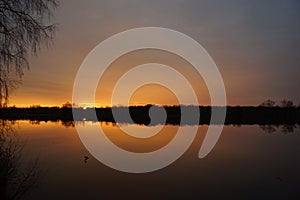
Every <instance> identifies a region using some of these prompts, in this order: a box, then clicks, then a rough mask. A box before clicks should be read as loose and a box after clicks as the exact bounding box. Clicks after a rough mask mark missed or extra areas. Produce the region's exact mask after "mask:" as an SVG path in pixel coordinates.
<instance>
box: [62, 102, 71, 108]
mask: <svg viewBox="0 0 300 200" xmlns="http://www.w3.org/2000/svg"><path fill="white" fill-rule="evenodd" d="M62 107H63V108H72V104H71V103H70V102H66V103H64V104H63V105H62Z"/></svg>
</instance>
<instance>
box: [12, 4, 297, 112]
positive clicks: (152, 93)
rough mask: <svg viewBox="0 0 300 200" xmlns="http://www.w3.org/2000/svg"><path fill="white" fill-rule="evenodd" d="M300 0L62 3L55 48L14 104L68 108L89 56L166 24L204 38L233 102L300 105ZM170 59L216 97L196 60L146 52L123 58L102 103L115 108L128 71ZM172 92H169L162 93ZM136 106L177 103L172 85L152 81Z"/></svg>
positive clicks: (36, 62) (40, 59) (203, 96)
mask: <svg viewBox="0 0 300 200" xmlns="http://www.w3.org/2000/svg"><path fill="white" fill-rule="evenodd" d="M299 19H300V1H298V0H285V1H282V0H262V1H261V0H253V1H247V0H239V1H235V0H228V1H211V0H206V1H202V0H159V1H158V0H153V1H149V0H106V1H104V0H88V1H82V0H72V1H71V0H61V1H60V6H59V8H58V9H57V10H56V12H55V13H54V22H55V23H56V24H57V25H58V29H57V33H56V37H55V40H54V43H53V45H51V46H49V48H42V51H41V52H40V54H39V55H38V56H37V57H36V56H32V57H30V70H29V71H28V70H24V74H25V75H24V76H23V82H22V84H21V85H20V86H19V87H18V88H17V89H16V90H14V91H13V94H12V96H11V99H10V105H16V106H29V105H33V104H35V105H36V104H39V105H45V106H51V105H61V104H63V103H65V102H67V101H71V100H72V88H73V83H74V79H75V76H76V72H77V70H78V69H79V67H80V64H81V63H82V61H83V60H84V58H85V57H86V56H87V54H88V53H89V52H90V51H91V50H92V49H93V48H94V47H95V46H96V45H97V44H98V43H100V42H101V41H103V40H104V39H106V38H108V37H110V36H111V35H113V34H116V33H119V32H121V31H125V30H127V29H131V28H137V27H146V26H154V27H165V28H170V29H174V30H177V31H180V32H182V33H184V34H187V35H188V36H190V37H192V38H194V39H195V40H197V41H198V42H199V43H200V44H201V45H202V46H203V47H204V48H205V49H206V50H207V51H208V53H209V54H210V55H211V57H212V58H213V59H214V61H215V63H216V64H217V66H218V68H219V70H220V72H221V74H222V76H223V80H224V84H225V88H226V92H227V102H228V104H230V105H258V104H259V103H261V102H262V101H264V100H266V99H273V100H275V101H280V100H282V99H291V100H293V101H294V102H295V104H297V105H298V104H299V102H300V93H299V86H300V79H299V74H300V54H299V52H300V20H299ZM154 61H155V62H160V63H164V64H168V65H170V66H172V67H174V68H175V69H177V70H179V71H180V72H181V73H182V74H184V75H186V77H187V79H188V80H190V82H191V83H192V84H193V88H194V89H195V90H196V92H197V95H198V98H199V100H200V103H201V104H209V103H210V99H209V94H208V92H207V88H206V86H205V84H204V82H203V80H202V79H201V77H200V76H199V75H197V74H195V73H193V69H192V67H191V66H189V64H188V63H187V62H186V61H184V60H183V59H180V58H178V57H176V56H175V55H172V54H170V53H167V52H160V51H158V50H145V51H140V52H134V53H130V54H128V55H126V56H124V57H121V58H120V59H118V60H116V61H115V62H114V63H113V64H112V65H111V69H110V70H109V71H108V72H107V74H106V76H105V77H104V79H103V81H102V82H100V84H99V89H98V91H97V96H96V101H97V102H96V103H97V105H98V106H107V105H109V102H110V98H109V95H110V93H111V89H112V86H113V84H114V82H115V81H116V80H117V78H118V77H120V76H121V74H122V72H124V71H126V69H127V70H128V69H129V68H130V67H133V66H134V65H137V64H142V63H145V62H146V63H147V62H154ZM162 94H164V95H162ZM131 103H132V104H146V103H160V104H176V103H177V101H176V98H175V96H174V94H172V93H171V92H170V91H169V90H168V89H167V88H162V87H159V86H157V85H148V86H145V87H143V88H140V89H139V90H138V91H137V92H136V93H135V94H134V96H133V97H132V101H131Z"/></svg>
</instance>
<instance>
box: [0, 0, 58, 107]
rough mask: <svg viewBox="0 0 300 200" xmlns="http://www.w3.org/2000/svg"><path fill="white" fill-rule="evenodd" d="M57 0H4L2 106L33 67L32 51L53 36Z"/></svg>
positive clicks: (0, 15)
mask: <svg viewBox="0 0 300 200" xmlns="http://www.w3.org/2000/svg"><path fill="white" fill-rule="evenodd" d="M56 7H57V1H56V0H0V107H5V106H7V102H8V98H9V93H10V90H11V89H13V88H14V87H15V86H16V84H17V83H18V81H16V78H12V77H13V76H16V77H17V80H20V79H21V77H22V75H23V68H24V67H25V68H26V67H27V68H28V67H29V63H28V59H27V58H28V55H29V53H33V54H36V53H37V52H38V50H39V49H40V45H41V43H42V42H45V43H46V44H48V43H49V41H51V40H52V38H53V36H54V31H55V25H53V24H50V19H51V17H52V10H53V9H55V8H56Z"/></svg>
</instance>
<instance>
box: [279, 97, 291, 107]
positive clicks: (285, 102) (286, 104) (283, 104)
mask: <svg viewBox="0 0 300 200" xmlns="http://www.w3.org/2000/svg"><path fill="white" fill-rule="evenodd" d="M280 103H281V107H285V108H289V107H294V103H293V101H291V100H286V99H284V100H282V101H281V102H280Z"/></svg>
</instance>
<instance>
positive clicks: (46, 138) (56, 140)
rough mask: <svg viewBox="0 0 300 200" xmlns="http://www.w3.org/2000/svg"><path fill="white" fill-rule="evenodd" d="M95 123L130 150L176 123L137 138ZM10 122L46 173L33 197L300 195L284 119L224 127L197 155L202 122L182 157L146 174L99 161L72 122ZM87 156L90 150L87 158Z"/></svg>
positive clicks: (295, 138)
mask: <svg viewBox="0 0 300 200" xmlns="http://www.w3.org/2000/svg"><path fill="white" fill-rule="evenodd" d="M90 123H91V122H84V123H82V124H81V125H82V126H88V125H89V124H90ZM99 124H100V126H101V127H102V128H103V130H105V133H106V135H107V136H108V137H109V138H110V139H111V141H112V142H113V143H115V144H116V145H118V146H120V147H121V148H124V149H126V150H128V151H135V152H145V151H146V152H147V151H153V150H155V149H157V148H159V147H161V146H164V145H165V144H166V143H168V142H169V141H170V140H171V139H172V138H173V137H174V134H175V133H176V130H177V129H178V127H176V126H170V125H169V126H165V127H163V128H162V130H161V131H160V132H159V133H158V134H157V135H155V136H153V137H150V138H146V139H139V138H134V137H132V136H129V135H126V134H124V133H122V132H120V130H119V128H118V126H116V125H115V124H112V123H99ZM14 126H15V127H16V131H17V133H18V134H19V135H20V138H21V139H22V140H26V145H25V148H24V154H23V155H24V159H30V158H34V157H39V160H40V164H41V167H42V168H43V169H44V170H45V172H46V173H44V175H43V176H42V177H41V180H40V181H39V183H38V186H37V187H36V188H35V189H33V190H32V192H31V199H94V198H133V199H135V198H143V199H145V198H146V199H147V198H149V199H150V198H152V199H153V198H174V197H177V198H178V197H181V198H188V197H195V198H198V199H200V198H207V197H209V198H214V197H215V198H216V197H223V198H224V197H228V198H263V199H265V198H288V197H289V198H291V199H297V198H299V197H300V194H299V186H300V181H299V180H300V158H299V152H300V134H299V133H300V130H299V126H298V127H297V126H296V127H294V130H293V132H290V133H289V134H286V132H285V131H284V130H283V128H284V127H283V126H280V127H278V128H277V127H275V131H273V132H267V131H265V130H263V129H262V128H261V127H260V126H258V125H242V126H225V127H224V130H223V133H222V135H221V137H220V139H219V141H218V143H217V145H216V146H215V147H214V149H213V150H212V152H211V153H210V154H209V155H208V156H207V157H205V158H203V159H199V158H198V151H199V148H200V146H201V142H202V140H203V138H204V136H205V132H206V130H207V127H208V126H206V125H203V126H199V130H198V133H197V136H196V138H195V140H194V142H193V144H192V145H191V147H190V148H189V149H188V150H187V151H186V152H185V154H184V155H183V156H182V157H181V158H179V159H178V160H177V161H176V162H174V163H173V164H171V165H170V166H168V167H166V168H164V169H162V170H159V171H156V172H152V173H146V174H128V173H123V172H119V171H116V170H113V169H110V168H108V167H106V166H105V165H103V164H101V163H100V162H99V161H97V160H96V159H94V158H93V157H92V156H91V155H90V154H89V153H88V152H87V150H86V149H85V148H84V146H83V144H82V143H81V141H80V139H79V137H78V135H77V133H76V130H75V128H74V127H72V125H69V126H62V124H61V122H56V123H53V122H47V123H45V122H40V123H39V124H36V123H35V124H30V123H29V122H28V121H17V123H15V125H14ZM123 126H125V127H127V128H130V129H134V128H138V127H139V126H137V125H128V124H127V125H123ZM66 127H68V128H66ZM187 134H188V133H187ZM85 155H87V156H89V160H88V161H87V163H84V156H85Z"/></svg>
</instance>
